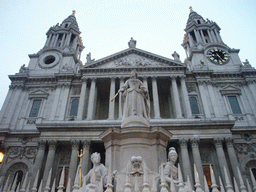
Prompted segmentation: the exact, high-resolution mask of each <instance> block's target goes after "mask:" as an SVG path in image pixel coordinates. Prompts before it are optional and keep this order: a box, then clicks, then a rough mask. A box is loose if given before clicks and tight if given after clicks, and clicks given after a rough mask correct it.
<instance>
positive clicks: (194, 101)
mask: <svg viewBox="0 0 256 192" xmlns="http://www.w3.org/2000/svg"><path fill="white" fill-rule="evenodd" d="M189 102H190V106H191V111H192V114H193V115H195V114H200V112H199V107H198V103H197V99H196V98H195V97H189Z"/></svg>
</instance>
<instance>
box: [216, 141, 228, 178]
mask: <svg viewBox="0 0 256 192" xmlns="http://www.w3.org/2000/svg"><path fill="white" fill-rule="evenodd" d="M222 142H223V139H220V138H215V139H214V145H215V148H216V152H217V156H218V161H219V165H220V172H221V176H222V180H223V181H224V179H225V172H224V167H225V168H226V170H227V173H228V177H229V180H230V181H232V180H231V177H230V173H229V169H228V164H227V160H226V157H225V153H224V151H223V147H222Z"/></svg>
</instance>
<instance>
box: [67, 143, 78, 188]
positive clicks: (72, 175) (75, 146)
mask: <svg viewBox="0 0 256 192" xmlns="http://www.w3.org/2000/svg"><path fill="white" fill-rule="evenodd" d="M71 144H72V151H71V159H70V164H69V174H68V178H70V184H71V186H73V185H74V180H75V176H76V170H77V161H78V150H79V141H72V143H71Z"/></svg>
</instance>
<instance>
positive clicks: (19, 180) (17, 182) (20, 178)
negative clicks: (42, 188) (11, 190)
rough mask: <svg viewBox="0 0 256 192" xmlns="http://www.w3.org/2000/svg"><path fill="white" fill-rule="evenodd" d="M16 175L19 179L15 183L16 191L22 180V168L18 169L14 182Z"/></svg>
mask: <svg viewBox="0 0 256 192" xmlns="http://www.w3.org/2000/svg"><path fill="white" fill-rule="evenodd" d="M16 176H17V181H16V184H15V191H16V188H17V187H18V184H19V183H20V182H21V181H22V176H23V172H22V171H21V170H19V171H17V172H16V173H15V174H14V178H13V182H14V180H15V178H16Z"/></svg>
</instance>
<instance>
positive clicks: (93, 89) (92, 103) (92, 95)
mask: <svg viewBox="0 0 256 192" xmlns="http://www.w3.org/2000/svg"><path fill="white" fill-rule="evenodd" d="M95 93H96V78H92V82H91V88H90V96H89V103H88V111H87V120H92V119H93V118H94V112H95Z"/></svg>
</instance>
